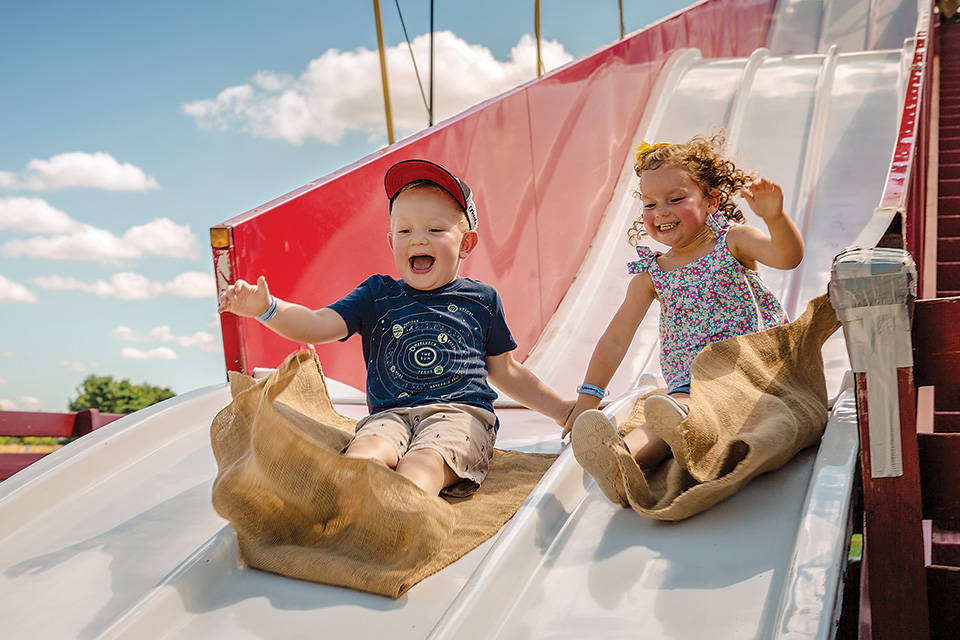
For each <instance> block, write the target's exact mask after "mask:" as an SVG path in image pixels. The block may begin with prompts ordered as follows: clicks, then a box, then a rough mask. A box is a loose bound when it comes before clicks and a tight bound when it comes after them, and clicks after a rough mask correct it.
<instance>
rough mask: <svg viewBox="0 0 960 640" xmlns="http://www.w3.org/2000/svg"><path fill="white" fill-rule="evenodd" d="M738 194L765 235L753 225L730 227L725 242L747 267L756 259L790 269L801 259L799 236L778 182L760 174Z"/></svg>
mask: <svg viewBox="0 0 960 640" xmlns="http://www.w3.org/2000/svg"><path fill="white" fill-rule="evenodd" d="M741 195H743V197H744V199H745V200H746V201H747V204H749V205H750V208H751V209H753V211H754V213H756V214H757V215H758V216H759V217H760V218H761V219H762V220H763V222H764V223H765V224H766V225H767V230H768V231H769V235H767V234H766V233H764V232H763V231H761V230H759V229H757V228H756V227H751V226H749V225H742V226H737V227H733V228H732V229H730V231H729V232H728V234H727V246H728V247H730V251H731V252H732V253H733V255H734V256H735V257H736V258H737V259H738V260H739V261H740V262H742V263H743V264H745V265H747V266H748V267H751V268H752V267H753V263H755V262H759V263H761V264H765V265H767V266H769V267H773V268H775V269H793V268H794V267H796V266H797V265H799V264H800V261H801V260H802V259H803V250H804V248H803V237H802V236H801V235H800V230H799V229H797V226H796V225H795V224H794V223H793V220H791V219H790V217H789V216H787V214H786V213H784V211H783V191H782V190H781V189H780V185H778V184H776V183H775V182H770V181H769V180H767V179H766V178H760V179H759V180H757V181H756V182H754V183H753V184H751V185H750V186H749V187H745V188H743V189H742V190H741Z"/></svg>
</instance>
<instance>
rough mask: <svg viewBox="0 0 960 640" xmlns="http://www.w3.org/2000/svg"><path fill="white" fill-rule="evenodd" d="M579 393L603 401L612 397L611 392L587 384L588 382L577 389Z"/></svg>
mask: <svg viewBox="0 0 960 640" xmlns="http://www.w3.org/2000/svg"><path fill="white" fill-rule="evenodd" d="M577 393H586V394H589V395H591V396H596V397H598V398H600V399H601V400H603V399H604V398H606V397H607V396H608V395H610V392H609V391H607V390H606V389H601V388H600V387H598V386H597V385H595V384H587V383H586V382H584V383H583V384H581V385H579V386H578V387H577Z"/></svg>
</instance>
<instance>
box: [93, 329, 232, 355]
mask: <svg viewBox="0 0 960 640" xmlns="http://www.w3.org/2000/svg"><path fill="white" fill-rule="evenodd" d="M110 337H111V338H113V339H115V340H120V341H121V342H161V343H163V342H173V343H175V344H178V345H180V346H181V347H196V348H197V349H200V350H201V351H207V352H211V353H216V352H219V351H220V342H219V340H218V339H217V337H216V336H214V335H213V334H212V333H210V332H208V331H197V332H196V333H195V334H193V335H192V336H178V335H174V333H173V332H172V331H171V330H170V327H168V326H167V325H161V326H159V327H154V328H153V329H151V330H150V331H147V332H146V333H137V332H135V331H134V330H133V329H131V328H129V327H117V328H116V329H114V330H113V331H112V332H111V333H110Z"/></svg>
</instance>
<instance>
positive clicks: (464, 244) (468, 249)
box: [391, 229, 480, 260]
mask: <svg viewBox="0 0 960 640" xmlns="http://www.w3.org/2000/svg"><path fill="white" fill-rule="evenodd" d="M391 242H392V241H391ZM479 242H480V234H479V233H477V232H476V231H474V230H473V229H470V230H469V231H467V232H466V233H465V234H463V240H461V241H460V259H461V260H463V259H464V258H466V257H467V256H468V255H470V254H471V253H473V250H474V249H476V248H477V244H478V243H479Z"/></svg>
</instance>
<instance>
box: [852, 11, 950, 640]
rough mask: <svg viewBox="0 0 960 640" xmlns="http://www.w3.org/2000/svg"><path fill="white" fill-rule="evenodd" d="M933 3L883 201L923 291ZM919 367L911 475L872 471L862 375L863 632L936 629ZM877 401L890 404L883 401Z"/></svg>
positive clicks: (901, 373)
mask: <svg viewBox="0 0 960 640" xmlns="http://www.w3.org/2000/svg"><path fill="white" fill-rule="evenodd" d="M933 4H934V3H933V2H929V3H928V9H929V11H927V13H926V24H922V25H920V27H919V28H918V33H917V38H916V49H915V53H914V57H913V61H912V64H911V67H910V76H909V79H908V83H907V94H906V98H905V101H904V106H903V111H902V113H901V118H900V128H899V132H898V136H897V143H896V146H895V148H894V154H893V159H892V162H891V166H890V170H889V172H888V176H887V182H886V186H885V189H884V193H883V196H882V198H881V201H880V205H879V206H880V209H881V210H884V211H885V212H886V215H888V216H889V220H890V222H891V223H893V222H895V221H897V220H899V221H900V222H901V224H902V229H903V231H904V234H905V237H904V238H903V242H904V245H905V248H906V249H907V251H909V252H910V253H911V254H912V255H913V257H914V261H915V262H916V264H917V266H918V270H917V277H918V291H923V290H924V288H923V285H924V282H923V278H924V272H925V269H924V260H925V258H926V253H925V246H924V238H925V233H926V225H927V188H928V180H929V171H930V163H929V154H930V144H931V136H935V132H931V131H930V123H931V113H932V109H933V108H935V107H936V105H933V104H932V99H933V96H932V91H933V82H934V80H935V78H934V77H933V57H934V55H933V53H934V52H935V51H936V37H937V32H936V30H935V29H934V28H933V26H932V22H931V21H932V19H933V18H934V16H935V14H934V12H933ZM935 139H936V138H935V137H934V140H935ZM893 231H894V232H893V233H892V235H894V236H895V235H897V234H896V230H893ZM917 304H918V305H919V304H920V301H918V303H917ZM922 355H923V354H922V353H921V354H920V357H921V358H922ZM921 364H922V360H918V361H916V362H915V366H917V367H919V368H918V369H917V370H918V371H920V370H922V366H921ZM913 375H914V367H906V368H901V369H898V370H897V382H898V389H897V394H898V402H899V408H900V426H901V432H900V440H901V448H902V463H903V475H902V476H899V477H895V478H873V477H872V475H871V473H870V464H869V457H870V436H869V424H870V407H869V406H868V403H867V388H866V375H865V374H861V373H858V374H856V375H855V380H856V396H857V413H858V420H859V427H860V450H861V456H862V473H863V510H864V554H863V558H864V561H863V569H862V579H861V594H860V603H861V607H860V637H861V638H874V639H882V638H927V637H930V615H929V607H928V602H929V601H928V598H927V593H928V592H927V587H928V581H927V578H928V572H927V570H926V569H925V567H924V543H923V531H922V512H921V511H922V506H921V505H922V496H921V488H920V487H921V483H920V473H921V472H920V462H919V454H918V440H917V393H916V387H915V384H914V379H913ZM874 409H875V410H877V411H883V410H885V408H883V407H874Z"/></svg>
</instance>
